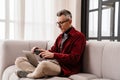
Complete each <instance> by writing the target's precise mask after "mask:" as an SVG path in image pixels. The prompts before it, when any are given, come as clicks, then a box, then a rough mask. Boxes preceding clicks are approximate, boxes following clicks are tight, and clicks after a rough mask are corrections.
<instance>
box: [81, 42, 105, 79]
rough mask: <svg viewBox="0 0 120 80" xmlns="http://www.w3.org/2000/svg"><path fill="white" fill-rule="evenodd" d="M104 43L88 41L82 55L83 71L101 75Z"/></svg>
mask: <svg viewBox="0 0 120 80" xmlns="http://www.w3.org/2000/svg"><path fill="white" fill-rule="evenodd" d="M104 46H105V44H104V43H103V42H102V43H101V42H100V41H89V42H87V44H86V48H85V53H84V55H83V72H85V73H91V74H95V75H97V76H98V77H102V74H101V73H102V72H101V66H102V55H103V49H104Z"/></svg>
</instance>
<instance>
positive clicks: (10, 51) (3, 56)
mask: <svg viewBox="0 0 120 80" xmlns="http://www.w3.org/2000/svg"><path fill="white" fill-rule="evenodd" d="M47 42H48V41H18V40H5V41H0V63H1V64H0V80H1V75H2V72H3V71H4V70H5V68H7V67H8V66H11V65H13V64H14V62H15V59H16V58H17V57H19V56H25V54H24V53H23V52H22V51H23V50H31V48H32V47H34V46H38V47H40V48H43V49H47Z"/></svg>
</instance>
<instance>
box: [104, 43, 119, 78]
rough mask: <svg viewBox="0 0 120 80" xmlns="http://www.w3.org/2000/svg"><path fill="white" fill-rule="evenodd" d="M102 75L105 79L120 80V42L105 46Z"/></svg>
mask: <svg viewBox="0 0 120 80" xmlns="http://www.w3.org/2000/svg"><path fill="white" fill-rule="evenodd" d="M102 75H103V77H104V78H110V79H112V80H120V42H111V43H107V44H106V45H105V47H104V51H103V57H102Z"/></svg>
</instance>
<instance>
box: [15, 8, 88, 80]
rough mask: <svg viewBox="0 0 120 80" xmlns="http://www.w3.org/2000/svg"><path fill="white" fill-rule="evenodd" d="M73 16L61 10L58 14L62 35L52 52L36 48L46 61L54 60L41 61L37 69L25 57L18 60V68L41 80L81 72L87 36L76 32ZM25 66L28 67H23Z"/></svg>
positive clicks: (16, 62)
mask: <svg viewBox="0 0 120 80" xmlns="http://www.w3.org/2000/svg"><path fill="white" fill-rule="evenodd" d="M71 23H72V15H71V13H70V11H68V10H65V9H63V10H61V11H59V12H58V13H57V24H58V27H59V28H60V30H61V32H62V33H61V34H60V35H59V36H58V37H57V39H56V41H55V43H54V45H53V46H52V48H51V49H50V50H44V49H40V48H38V47H37V48H36V47H34V48H33V49H32V50H31V51H32V52H34V50H35V49H38V50H39V51H42V52H41V53H40V54H39V56H41V57H42V58H44V59H51V60H52V59H53V61H51V60H43V61H40V62H39V64H38V65H37V67H34V66H33V65H32V64H30V63H29V62H28V60H27V59H26V58H24V57H19V58H17V59H16V61H15V64H16V66H17V67H19V68H21V69H22V70H24V71H31V73H29V74H28V75H27V77H29V78H41V77H45V76H54V75H60V76H69V75H72V74H76V73H79V72H80V69H81V63H80V62H81V56H82V53H83V51H84V48H85V44H86V40H85V36H84V35H83V34H82V33H81V32H79V31H77V30H75V28H74V27H73V26H72V25H71ZM22 65H25V66H26V67H22Z"/></svg>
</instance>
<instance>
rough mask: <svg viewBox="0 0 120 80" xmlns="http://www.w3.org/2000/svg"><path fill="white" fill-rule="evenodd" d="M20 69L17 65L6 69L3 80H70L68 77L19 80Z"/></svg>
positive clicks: (20, 79)
mask: <svg viewBox="0 0 120 80" xmlns="http://www.w3.org/2000/svg"><path fill="white" fill-rule="evenodd" d="M17 70H18V68H17V67H16V66H15V65H12V66H10V67H8V68H7V69H5V71H4V73H3V77H2V80H70V79H69V78H66V77H49V78H42V79H30V78H19V77H18V76H17V75H16V71H17Z"/></svg>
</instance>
